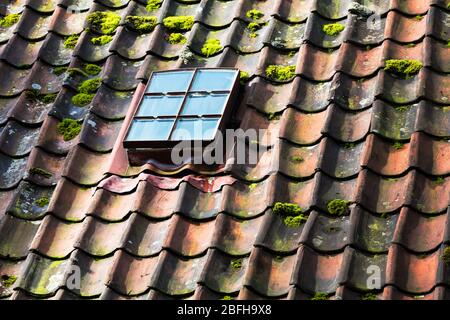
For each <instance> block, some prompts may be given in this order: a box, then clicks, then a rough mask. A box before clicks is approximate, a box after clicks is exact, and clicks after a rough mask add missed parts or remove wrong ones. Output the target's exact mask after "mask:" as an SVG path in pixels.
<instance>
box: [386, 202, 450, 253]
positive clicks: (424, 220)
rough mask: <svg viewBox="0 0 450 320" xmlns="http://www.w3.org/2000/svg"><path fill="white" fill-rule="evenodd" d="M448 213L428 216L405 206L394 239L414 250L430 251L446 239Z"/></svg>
mask: <svg viewBox="0 0 450 320" xmlns="http://www.w3.org/2000/svg"><path fill="white" fill-rule="evenodd" d="M446 222H447V214H443V215H439V216H431V217H427V216H424V215H422V214H420V213H417V212H416V211H414V210H411V209H409V208H403V209H402V211H401V213H400V217H399V220H398V224H397V228H396V231H395V234H394V239H393V241H394V242H396V243H399V244H401V245H403V246H405V247H406V248H408V249H409V250H412V251H414V252H429V251H432V250H433V249H435V248H437V247H438V246H440V245H441V243H442V242H443V241H444V232H445V226H446Z"/></svg>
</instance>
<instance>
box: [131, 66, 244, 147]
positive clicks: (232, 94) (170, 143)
mask: <svg viewBox="0 0 450 320" xmlns="http://www.w3.org/2000/svg"><path fill="white" fill-rule="evenodd" d="M201 70H207V71H214V70H216V71H222V70H225V71H226V70H233V71H236V76H235V78H234V80H233V82H232V83H231V86H230V89H229V90H214V91H198V90H196V91H191V90H190V89H191V88H192V84H193V82H194V79H195V77H196V75H197V72H198V71H201ZM180 71H181V72H182V71H193V74H192V77H191V79H190V81H189V84H188V87H187V89H186V91H182V92H170V94H168V95H170V96H183V101H182V103H181V105H180V108H179V109H178V113H177V115H175V116H165V115H163V116H158V117H151V116H136V114H137V112H138V110H139V108H140V107H141V105H142V103H143V100H144V98H145V97H146V96H156V97H158V96H161V94H164V92H157V93H149V92H147V90H148V88H149V85H150V83H151V80H152V79H153V76H154V75H155V74H161V73H171V72H180ZM238 89H239V69H238V68H229V67H224V68H220V67H214V68H207V67H200V68H181V69H171V70H161V71H153V72H152V73H151V75H150V78H149V80H148V81H147V83H146V85H145V88H144V90H143V93H142V94H141V96H140V97H139V102H138V103H136V105H134V106H132V108H134V110H133V111H132V117H131V120H130V122H129V125H128V128H127V130H126V133H125V135H124V138H123V147H124V148H125V149H162V148H173V147H174V146H176V145H177V144H179V143H181V142H182V141H190V142H192V143H194V145H201V146H205V145H207V144H210V143H211V142H213V141H215V140H216V138H217V136H218V135H219V134H221V133H222V132H223V130H224V129H225V126H226V123H227V122H228V120H229V119H230V116H231V113H232V109H233V104H234V101H235V100H236V98H237V94H238ZM192 93H206V94H211V93H217V94H224V93H226V94H228V97H227V99H226V101H225V103H224V107H223V112H222V113H221V114H208V115H202V116H198V115H181V113H182V111H183V110H184V107H185V106H186V101H187V99H188V97H189V95H190V94H192ZM166 94H167V92H166ZM208 118H219V121H218V124H217V126H216V131H215V135H214V137H213V139H211V140H203V139H202V140H198V139H196V140H170V137H171V136H172V134H173V132H174V130H175V125H176V123H177V120H179V119H208ZM135 119H154V120H157V119H174V122H173V125H172V127H171V130H170V132H169V135H168V138H167V140H133V141H130V140H127V137H128V135H129V133H130V130H131V127H132V125H133V120H135Z"/></svg>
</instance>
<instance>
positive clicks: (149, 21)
mask: <svg viewBox="0 0 450 320" xmlns="http://www.w3.org/2000/svg"><path fill="white" fill-rule="evenodd" d="M125 21H126V22H127V23H128V25H129V26H130V28H132V29H133V30H136V31H137V32H140V33H149V32H152V31H153V29H154V28H155V26H156V22H157V19H156V17H142V16H127V17H126V18H125Z"/></svg>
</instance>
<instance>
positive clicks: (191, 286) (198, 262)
mask: <svg viewBox="0 0 450 320" xmlns="http://www.w3.org/2000/svg"><path fill="white" fill-rule="evenodd" d="M159 259H160V260H159V261H160V262H159V263H158V267H157V269H156V270H155V275H154V278H153V281H152V284H151V286H152V287H154V288H156V289H158V290H159V291H162V292H163V293H166V294H169V295H183V294H188V293H192V292H194V290H195V287H196V283H197V282H198V281H199V279H200V274H201V271H202V269H203V267H204V264H205V262H206V256H203V257H199V258H192V259H182V258H178V257H176V256H175V255H173V254H172V253H169V252H168V251H164V252H163V253H162V254H161V256H160V258H159Z"/></svg>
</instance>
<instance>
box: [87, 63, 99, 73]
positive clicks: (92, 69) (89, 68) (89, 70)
mask: <svg viewBox="0 0 450 320" xmlns="http://www.w3.org/2000/svg"><path fill="white" fill-rule="evenodd" d="M84 71H85V72H86V73H87V74H89V75H91V76H96V75H98V74H99V73H100V72H101V71H102V67H100V66H98V65H96V64H91V63H88V64H86V65H85V66H84Z"/></svg>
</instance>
